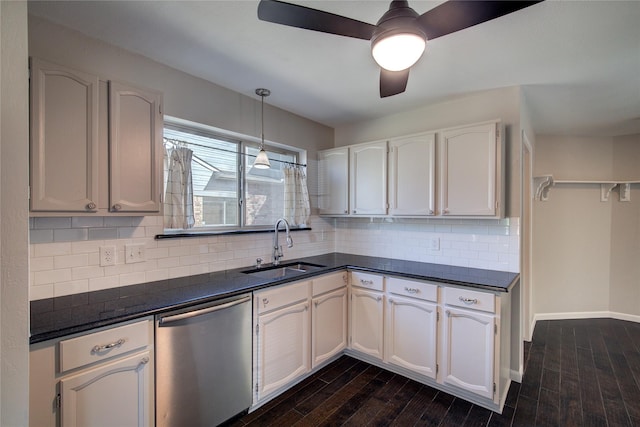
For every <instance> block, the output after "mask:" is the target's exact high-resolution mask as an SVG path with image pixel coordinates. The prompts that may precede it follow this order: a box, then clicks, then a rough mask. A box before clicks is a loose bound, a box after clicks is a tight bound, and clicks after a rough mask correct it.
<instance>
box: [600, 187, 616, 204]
mask: <svg viewBox="0 0 640 427" xmlns="http://www.w3.org/2000/svg"><path fill="white" fill-rule="evenodd" d="M617 185H618V183H616V182H607V183H602V184H600V201H601V202H608V201H609V196H610V195H611V191H612V190H613V189H614V188H616V186H617Z"/></svg>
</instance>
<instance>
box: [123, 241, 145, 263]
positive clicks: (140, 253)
mask: <svg viewBox="0 0 640 427" xmlns="http://www.w3.org/2000/svg"><path fill="white" fill-rule="evenodd" d="M124 254H125V261H124V262H125V263H127V264H131V263H134V262H144V260H145V251H144V243H142V244H137V245H125V247H124Z"/></svg>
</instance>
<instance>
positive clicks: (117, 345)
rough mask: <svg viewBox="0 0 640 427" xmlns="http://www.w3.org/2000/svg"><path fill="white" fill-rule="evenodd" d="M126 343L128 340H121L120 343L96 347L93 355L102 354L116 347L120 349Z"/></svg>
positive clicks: (115, 342)
mask: <svg viewBox="0 0 640 427" xmlns="http://www.w3.org/2000/svg"><path fill="white" fill-rule="evenodd" d="M125 341H126V340H125V339H124V338H120V339H119V340H118V341H114V342H110V343H109V344H103V345H96V346H94V347H93V348H92V349H91V353H100V352H101V351H103V350H109V349H112V348H114V347H120V346H121V345H122V344H124V343H125Z"/></svg>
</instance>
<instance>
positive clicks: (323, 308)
mask: <svg viewBox="0 0 640 427" xmlns="http://www.w3.org/2000/svg"><path fill="white" fill-rule="evenodd" d="M346 346H347V287H346V286H343V287H341V288H339V289H336V290H335V291H332V292H329V293H327V294H323V295H320V296H314V297H313V300H312V307H311V362H312V368H315V367H316V366H318V365H321V364H322V363H323V362H325V361H326V360H329V359H331V358H332V357H333V356H335V355H336V354H338V353H340V352H341V351H342V350H344V349H345V347H346Z"/></svg>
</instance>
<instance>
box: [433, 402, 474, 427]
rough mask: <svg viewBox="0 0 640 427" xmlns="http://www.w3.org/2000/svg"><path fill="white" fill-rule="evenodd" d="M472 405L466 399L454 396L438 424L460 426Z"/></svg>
mask: <svg viewBox="0 0 640 427" xmlns="http://www.w3.org/2000/svg"><path fill="white" fill-rule="evenodd" d="M472 406H473V405H472V404H471V403H469V402H467V401H466V400H464V399H460V398H458V397H456V398H455V399H454V400H453V402H452V403H451V406H449V410H448V411H447V413H446V415H445V416H444V419H443V420H442V422H441V423H440V426H441V427H460V426H461V425H462V424H464V422H465V420H466V419H467V415H469V412H470V411H471V407H472Z"/></svg>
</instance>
